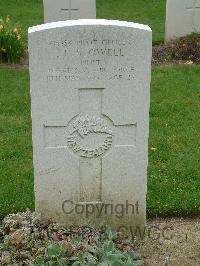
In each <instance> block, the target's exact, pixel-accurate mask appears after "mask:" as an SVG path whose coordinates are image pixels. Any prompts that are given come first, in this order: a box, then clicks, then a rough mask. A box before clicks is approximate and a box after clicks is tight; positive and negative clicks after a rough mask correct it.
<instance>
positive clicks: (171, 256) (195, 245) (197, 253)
mask: <svg viewBox="0 0 200 266" xmlns="http://www.w3.org/2000/svg"><path fill="white" fill-rule="evenodd" d="M147 225H148V228H149V234H148V236H147V237H146V238H145V239H144V240H143V241H138V242H137V243H136V244H135V245H134V247H135V249H136V250H137V251H138V252H139V253H141V255H142V257H143V259H144V261H145V265H148V266H149V265H151V266H200V217H199V218H193V219H192V218H166V219H153V220H149V221H148V222H147Z"/></svg>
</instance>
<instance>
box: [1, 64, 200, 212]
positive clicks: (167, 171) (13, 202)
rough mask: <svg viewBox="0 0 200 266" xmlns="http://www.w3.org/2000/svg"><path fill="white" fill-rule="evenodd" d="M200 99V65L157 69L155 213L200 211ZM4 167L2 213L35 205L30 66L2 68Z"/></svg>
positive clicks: (151, 201)
mask: <svg viewBox="0 0 200 266" xmlns="http://www.w3.org/2000/svg"><path fill="white" fill-rule="evenodd" d="M199 102H200V67H195V66H193V67H173V68H170V67H168V68H156V69H153V77H152V92H151V112H150V116H151V119H150V142H149V173H148V175H149V177H148V213H149V214H154V215H155V214H160V213H162V214H182V215H183V214H196V213H199V211H200V176H199V173H200V163H199V158H200V151H199V144H200V139H199V132H200V120H199V113H200V105H199ZM152 148H154V149H152ZM0 169H1V172H0V184H1V186H0V217H3V216H5V215H6V214H8V213H10V212H17V211H21V210H25V209H26V208H27V207H29V208H31V209H33V208H34V194H33V167H32V144H31V118H30V98H29V76H28V71H27V70H8V69H5V70H3V69H1V70H0Z"/></svg>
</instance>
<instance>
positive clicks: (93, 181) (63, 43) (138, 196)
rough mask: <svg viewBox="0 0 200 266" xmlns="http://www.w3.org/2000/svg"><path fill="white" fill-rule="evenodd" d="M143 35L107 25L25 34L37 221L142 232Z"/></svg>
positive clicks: (137, 28)
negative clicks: (135, 228)
mask: <svg viewBox="0 0 200 266" xmlns="http://www.w3.org/2000/svg"><path fill="white" fill-rule="evenodd" d="M151 35H152V33H151V29H150V28H149V27H148V26H144V25H140V24H134V23H130V22H121V21H107V20H77V21H65V22H57V23H50V24H44V25H40V26H35V27H32V28H30V29H29V53H30V83H31V98H32V127H33V151H34V169H35V199H36V211H37V212H42V213H46V214H47V215H49V216H51V217H54V218H55V219H56V220H57V221H59V222H62V223H66V224H70V223H72V224H84V223H87V224H88V223H89V222H90V223H97V224H98V225H100V224H103V223H107V224H108V225H111V226H113V227H117V226H123V225H126V226H127V225H131V226H134V225H140V226H143V225H144V224H145V215H146V186H147V162H148V128H149V101H150V99H149V98H150V73H151V50H152V49H151V48H152V47H151V42H152V40H151Z"/></svg>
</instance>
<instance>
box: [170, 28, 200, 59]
mask: <svg viewBox="0 0 200 266" xmlns="http://www.w3.org/2000/svg"><path fill="white" fill-rule="evenodd" d="M171 48H172V58H173V59H178V60H191V61H193V62H194V63H198V64H199V63H200V34H199V33H192V34H190V35H188V36H185V37H181V38H179V39H177V40H176V41H174V42H172V43H171Z"/></svg>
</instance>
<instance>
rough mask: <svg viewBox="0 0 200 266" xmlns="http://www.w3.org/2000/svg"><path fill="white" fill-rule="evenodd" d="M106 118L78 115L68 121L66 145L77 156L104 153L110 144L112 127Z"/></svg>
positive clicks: (94, 155) (95, 155)
mask: <svg viewBox="0 0 200 266" xmlns="http://www.w3.org/2000/svg"><path fill="white" fill-rule="evenodd" d="M106 120H107V118H106V117H105V118H104V117H103V118H102V117H99V116H89V115H81V116H80V115H79V116H78V117H75V118H74V119H72V121H70V122H69V125H68V126H69V135H68V136H67V143H68V147H69V148H70V149H71V150H72V151H73V152H74V153H75V154H77V155H78V156H81V157H86V158H95V157H98V156H100V155H103V154H104V153H106V152H107V151H108V150H109V149H110V148H111V146H112V142H113V132H112V128H111V127H110V126H109V125H108V123H107V122H106Z"/></svg>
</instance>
